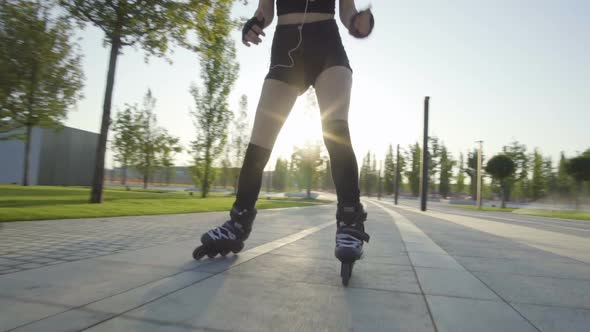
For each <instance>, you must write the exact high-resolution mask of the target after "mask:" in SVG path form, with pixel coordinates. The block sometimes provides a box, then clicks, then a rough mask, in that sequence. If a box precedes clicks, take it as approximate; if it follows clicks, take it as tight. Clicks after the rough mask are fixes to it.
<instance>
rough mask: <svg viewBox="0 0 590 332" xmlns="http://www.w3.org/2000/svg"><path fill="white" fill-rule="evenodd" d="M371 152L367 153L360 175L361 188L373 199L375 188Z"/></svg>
mask: <svg viewBox="0 0 590 332" xmlns="http://www.w3.org/2000/svg"><path fill="white" fill-rule="evenodd" d="M371 158H372V157H371V151H368V152H367V155H366V156H365V157H364V158H363V164H362V166H361V172H360V173H361V174H360V183H359V184H360V187H361V189H362V190H363V191H364V192H365V195H367V196H368V197H371V193H372V192H373V189H374V188H373V187H374V182H375V181H374V177H375V175H374V173H373V167H372V165H373V163H374V161H373V160H374V158H373V160H372V159H371Z"/></svg>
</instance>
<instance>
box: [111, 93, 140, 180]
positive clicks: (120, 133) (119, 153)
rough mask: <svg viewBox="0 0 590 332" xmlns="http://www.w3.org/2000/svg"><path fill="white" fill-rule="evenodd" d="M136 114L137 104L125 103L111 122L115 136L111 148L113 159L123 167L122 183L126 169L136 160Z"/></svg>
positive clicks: (137, 143)
mask: <svg viewBox="0 0 590 332" xmlns="http://www.w3.org/2000/svg"><path fill="white" fill-rule="evenodd" d="M138 114H139V110H138V109H137V105H125V109H124V110H123V111H121V112H118V113H117V116H116V118H115V121H114V123H113V125H114V127H113V131H114V132H115V137H114V139H113V142H112V149H113V152H114V153H115V160H116V161H118V162H119V163H120V164H121V167H122V169H123V179H122V183H123V185H125V184H126V182H127V169H128V168H129V166H132V165H133V164H135V162H136V160H137V150H138V148H139V142H138V136H139V129H140V128H139V125H138V119H137V118H136V117H137V115H138Z"/></svg>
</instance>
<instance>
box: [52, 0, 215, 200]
mask: <svg viewBox="0 0 590 332" xmlns="http://www.w3.org/2000/svg"><path fill="white" fill-rule="evenodd" d="M59 3H60V4H61V5H62V6H63V8H64V9H65V10H67V12H68V13H69V14H70V16H71V17H72V18H73V19H75V20H76V21H78V22H79V23H80V25H82V24H87V23H88V24H92V25H94V26H96V27H97V28H99V29H101V30H102V31H103V32H104V34H105V38H104V44H105V45H110V48H111V50H110V58H109V67H108V72H107V82H106V89H105V97H104V104H103V113H102V122H101V127H100V138H99V142H98V147H97V151H96V165H95V171H94V180H93V184H92V194H91V198H90V201H91V202H92V203H101V202H102V188H103V178H104V156H105V150H106V142H107V135H108V131H109V126H110V121H111V100H112V96H113V88H114V83H115V70H116V66H117V58H118V56H119V54H120V53H121V50H122V48H123V47H125V46H134V47H139V48H141V49H143V50H144V51H145V52H146V60H147V58H148V57H150V56H157V57H165V56H166V53H167V51H168V50H169V46H170V44H171V43H172V42H176V44H178V45H180V46H183V47H185V48H187V49H189V50H192V51H195V52H197V51H200V50H202V49H203V48H202V45H195V44H194V43H192V42H191V38H189V33H188V32H189V31H191V30H197V31H201V30H206V29H207V28H209V26H208V25H207V24H205V22H204V20H205V17H206V16H207V15H205V13H207V11H208V10H209V8H210V7H209V5H210V3H211V2H210V1H209V0H190V1H172V0H141V1H140V0H118V1H113V0H59ZM220 24H221V23H220ZM207 51H210V50H208V49H207ZM168 60H169V59H168ZM169 61H170V60H169Z"/></svg>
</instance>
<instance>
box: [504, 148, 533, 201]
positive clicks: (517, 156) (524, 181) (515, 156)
mask: <svg viewBox="0 0 590 332" xmlns="http://www.w3.org/2000/svg"><path fill="white" fill-rule="evenodd" d="M526 150H527V149H526V145H524V144H520V143H519V142H518V141H513V142H511V143H510V145H507V146H504V147H503V148H502V151H503V152H504V154H505V155H507V156H508V157H510V159H512V161H514V164H515V167H516V170H515V173H514V176H513V177H512V178H509V179H508V180H507V186H508V187H509V191H510V193H509V195H510V194H511V192H512V188H514V196H515V198H520V199H527V198H528V197H530V181H529V157H528V155H527V152H526ZM506 199H507V200H509V198H506Z"/></svg>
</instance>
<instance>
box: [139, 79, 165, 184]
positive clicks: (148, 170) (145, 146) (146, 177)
mask: <svg viewBox="0 0 590 332" xmlns="http://www.w3.org/2000/svg"><path fill="white" fill-rule="evenodd" d="M155 110H156V99H155V98H154V96H153V95H152V92H151V90H148V92H147V93H146V95H145V97H144V100H143V108H142V109H141V110H140V112H139V114H138V116H137V128H138V131H137V147H138V148H137V162H136V168H137V170H138V171H139V172H140V173H141V175H142V177H143V188H144V189H146V188H147V186H148V182H149V181H150V179H151V177H152V174H153V172H154V170H155V168H156V167H158V166H159V165H160V160H159V158H158V157H157V156H158V154H159V153H160V149H161V145H160V141H161V139H162V134H163V132H162V128H160V127H158V121H157V118H156V113H155Z"/></svg>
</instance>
